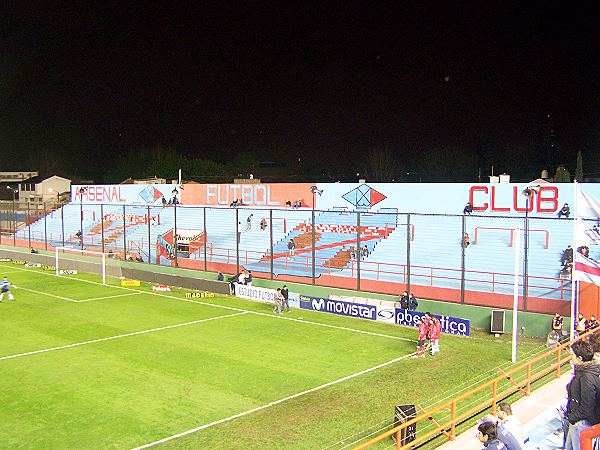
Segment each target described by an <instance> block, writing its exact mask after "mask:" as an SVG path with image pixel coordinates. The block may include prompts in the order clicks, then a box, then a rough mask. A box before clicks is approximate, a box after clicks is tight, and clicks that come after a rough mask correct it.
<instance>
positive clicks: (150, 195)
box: [140, 186, 162, 203]
mask: <svg viewBox="0 0 600 450" xmlns="http://www.w3.org/2000/svg"><path fill="white" fill-rule="evenodd" d="M140 197H142V198H143V199H144V200H145V201H146V203H154V202H155V201H156V200H158V199H159V198H161V197H162V194H161V193H160V191H159V190H158V189H156V188H155V187H154V186H148V187H147V188H146V189H144V190H143V191H142V192H140Z"/></svg>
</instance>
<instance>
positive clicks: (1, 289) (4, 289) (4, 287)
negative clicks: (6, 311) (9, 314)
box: [0, 277, 16, 302]
mask: <svg viewBox="0 0 600 450" xmlns="http://www.w3.org/2000/svg"><path fill="white" fill-rule="evenodd" d="M9 286H12V287H14V288H16V286H15V285H14V284H12V283H11V282H10V281H8V278H6V277H4V278H2V282H0V302H1V301H2V299H3V298H4V294H5V293H6V296H7V297H8V299H9V300H14V299H15V298H14V297H13V295H12V293H11V292H10V289H9V288H8V287H9Z"/></svg>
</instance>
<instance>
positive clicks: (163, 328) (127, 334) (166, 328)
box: [0, 312, 247, 361]
mask: <svg viewBox="0 0 600 450" xmlns="http://www.w3.org/2000/svg"><path fill="white" fill-rule="evenodd" d="M242 314H247V313H246V312H239V313H234V314H225V315H224V316H217V317H209V318H208V319H199V320H193V321H191V322H184V323H177V324H175V325H167V326H166V327H158V328H151V329H149V330H141V331H134V332H132V333H125V334H119V335H117V336H109V337H105V338H100V339H92V340H90V341H83V342H76V343H74V344H67V345H61V346H59V347H50V348H44V349H42V350H34V351H31V352H25V353H18V354H15V355H8V356H2V357H0V361H4V360H6V359H14V358H20V357H22V356H30V355H37V354H38V353H47V352H52V351H55V350H63V349H66V348H73V347H80V346H82V345H87V344H95V343H97V342H105V341H113V340H115V339H121V338H124V337H129V336H137V335H140V334H147V333H152V332H154V331H162V330H170V329H172V328H178V327H185V326H188V325H194V324H197V323H202V322H210V321H211V320H218V319H226V318H228V317H234V316H240V315H242Z"/></svg>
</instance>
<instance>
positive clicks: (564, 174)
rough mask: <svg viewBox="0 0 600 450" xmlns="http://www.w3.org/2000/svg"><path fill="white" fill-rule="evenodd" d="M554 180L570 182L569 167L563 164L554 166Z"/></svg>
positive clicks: (556, 181)
mask: <svg viewBox="0 0 600 450" xmlns="http://www.w3.org/2000/svg"><path fill="white" fill-rule="evenodd" d="M554 182H555V183H570V182H571V173H570V172H569V169H567V168H566V167H565V166H558V167H557V168H556V172H554Z"/></svg>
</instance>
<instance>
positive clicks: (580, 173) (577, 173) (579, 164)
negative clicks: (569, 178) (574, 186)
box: [575, 150, 583, 182]
mask: <svg viewBox="0 0 600 450" xmlns="http://www.w3.org/2000/svg"><path fill="white" fill-rule="evenodd" d="M575 179H576V180H577V181H579V182H581V181H583V158H582V156H581V150H579V151H578V152H577V167H576V168H575Z"/></svg>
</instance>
